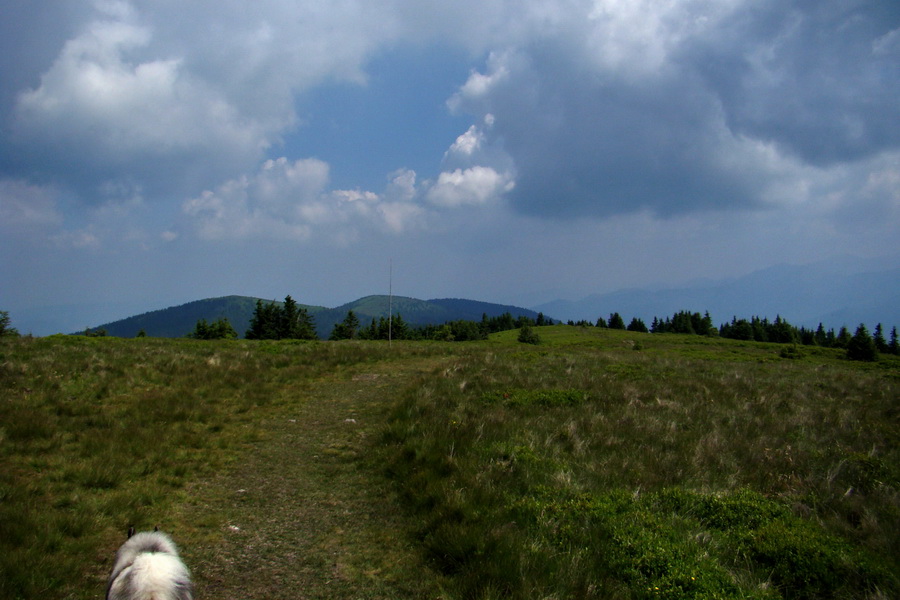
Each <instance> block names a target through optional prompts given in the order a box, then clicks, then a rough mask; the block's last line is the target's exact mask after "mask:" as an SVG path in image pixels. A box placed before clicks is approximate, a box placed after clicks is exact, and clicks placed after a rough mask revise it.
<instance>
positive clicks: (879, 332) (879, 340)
mask: <svg viewBox="0 0 900 600" xmlns="http://www.w3.org/2000/svg"><path fill="white" fill-rule="evenodd" d="M872 339H873V340H874V342H875V348H877V349H878V351H879V352H887V351H888V343H887V341H886V340H885V339H884V330H883V329H882V327H881V323H879V324H878V325H876V326H875V333H874V334H873V336H872Z"/></svg>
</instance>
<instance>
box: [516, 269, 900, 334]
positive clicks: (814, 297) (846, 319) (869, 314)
mask: <svg viewBox="0 0 900 600" xmlns="http://www.w3.org/2000/svg"><path fill="white" fill-rule="evenodd" d="M534 308H535V310H540V311H542V312H544V313H545V314H552V315H554V316H555V317H557V318H560V319H563V320H574V321H578V320H588V321H594V320H596V319H597V318H598V317H603V318H607V317H609V314H610V313H611V312H619V313H620V314H621V315H622V317H624V318H625V319H626V320H627V319H629V318H631V317H638V318H640V319H644V320H645V321H646V323H647V325H649V324H650V321H651V320H652V319H653V317H660V318H665V317H668V316H671V315H673V314H674V313H676V312H678V311H681V310H687V311H691V312H700V313H703V312H706V311H709V313H710V316H712V318H713V321H714V322H715V323H716V324H721V323H723V322H728V321H731V319H732V317H738V318H747V319H749V318H750V317H752V316H759V317H767V318H769V319H770V320H774V319H775V317H776V316H781V317H783V318H785V319H787V320H788V321H789V322H790V323H791V324H792V325H796V326H798V327H799V326H803V327H809V328H815V327H816V326H818V324H819V323H822V324H823V325H824V326H825V327H826V328H834V329H838V328H840V327H842V326H847V327H848V328H850V329H851V330H852V328H855V327H856V326H857V325H859V324H860V323H865V324H866V325H867V326H868V327H869V328H870V329H871V328H873V327H874V326H875V325H876V324H878V323H882V324H883V325H884V326H885V327H886V328H887V330H888V331H889V330H890V328H891V327H892V326H894V325H898V326H900V269H898V268H892V269H882V270H865V262H864V261H859V262H858V263H854V262H853V261H852V259H849V258H847V259H843V260H841V261H838V262H837V263H832V262H821V263H814V264H811V265H804V266H793V265H777V266H774V267H769V268H767V269H762V270H760V271H755V272H753V273H750V274H748V275H746V276H744V277H739V278H735V279H731V280H724V281H704V282H698V283H696V284H694V285H689V286H685V287H679V288H671V289H657V290H652V291H651V290H644V289H630V290H620V291H616V292H612V293H608V294H594V295H590V296H587V297H586V298H583V299H581V300H576V301H570V300H554V301H552V302H547V303H544V304H541V305H539V306H536V307H534Z"/></svg>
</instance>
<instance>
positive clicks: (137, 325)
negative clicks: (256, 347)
mask: <svg viewBox="0 0 900 600" xmlns="http://www.w3.org/2000/svg"><path fill="white" fill-rule="evenodd" d="M257 300H258V299H257V298H251V297H249V296H223V297H221V298H207V299H205V300H195V301H194V302H188V303H187V304H182V305H180V306H172V307H169V308H164V309H161V310H154V311H151V312H147V313H144V314H141V315H135V316H133V317H128V318H125V319H121V320H119V321H113V322H111V323H104V324H103V325H100V326H98V327H93V328H92V329H93V330H95V331H96V330H100V329H102V330H105V331H106V333H107V335H112V336H117V337H134V336H136V335H137V334H138V332H140V331H143V332H144V333H146V334H147V335H148V336H151V337H183V336H185V335H187V334H188V333H190V332H191V331H193V330H194V326H196V324H197V321H199V320H200V319H206V320H207V321H208V322H210V323H212V322H214V321H217V320H219V319H222V318H225V319H228V321H229V322H230V323H231V325H232V326H233V327H234V328H235V330H236V331H238V332H240V334H241V336H243V333H244V332H245V331H246V330H247V327H249V325H250V317H252V316H253V310H254V309H255V308H256V301H257ZM263 302H271V300H263ZM300 306H301V307H303V308H305V309H306V310H307V311H309V313H310V314H311V315H313V316H315V315H317V314H318V313H319V312H321V311H323V310H326V309H325V308H324V307H321V306H307V305H303V304H301V305H300Z"/></svg>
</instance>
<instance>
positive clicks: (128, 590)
mask: <svg viewBox="0 0 900 600" xmlns="http://www.w3.org/2000/svg"><path fill="white" fill-rule="evenodd" d="M192 599H193V593H192V585H191V574H190V572H189V571H188V569H187V567H186V566H185V565H184V563H183V562H181V559H180V558H178V550H177V548H176V547H175V544H174V542H172V540H171V539H170V538H169V536H167V535H166V534H164V533H161V532H160V531H158V530H154V531H144V532H141V533H138V534H135V533H134V527H132V528H131V529H129V530H128V541H126V542H125V543H124V544H122V547H121V548H119V551H118V552H116V562H115V564H114V565H113V569H112V572H111V573H110V574H109V584H108V585H107V587H106V600H192Z"/></svg>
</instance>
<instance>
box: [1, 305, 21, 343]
mask: <svg viewBox="0 0 900 600" xmlns="http://www.w3.org/2000/svg"><path fill="white" fill-rule="evenodd" d="M11 323H12V321H11V320H10V318H9V311H6V310H0V337H7V336H8V337H16V336H18V335H19V332H18V331H17V330H16V328H15V327H13V326H12V325H11Z"/></svg>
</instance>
